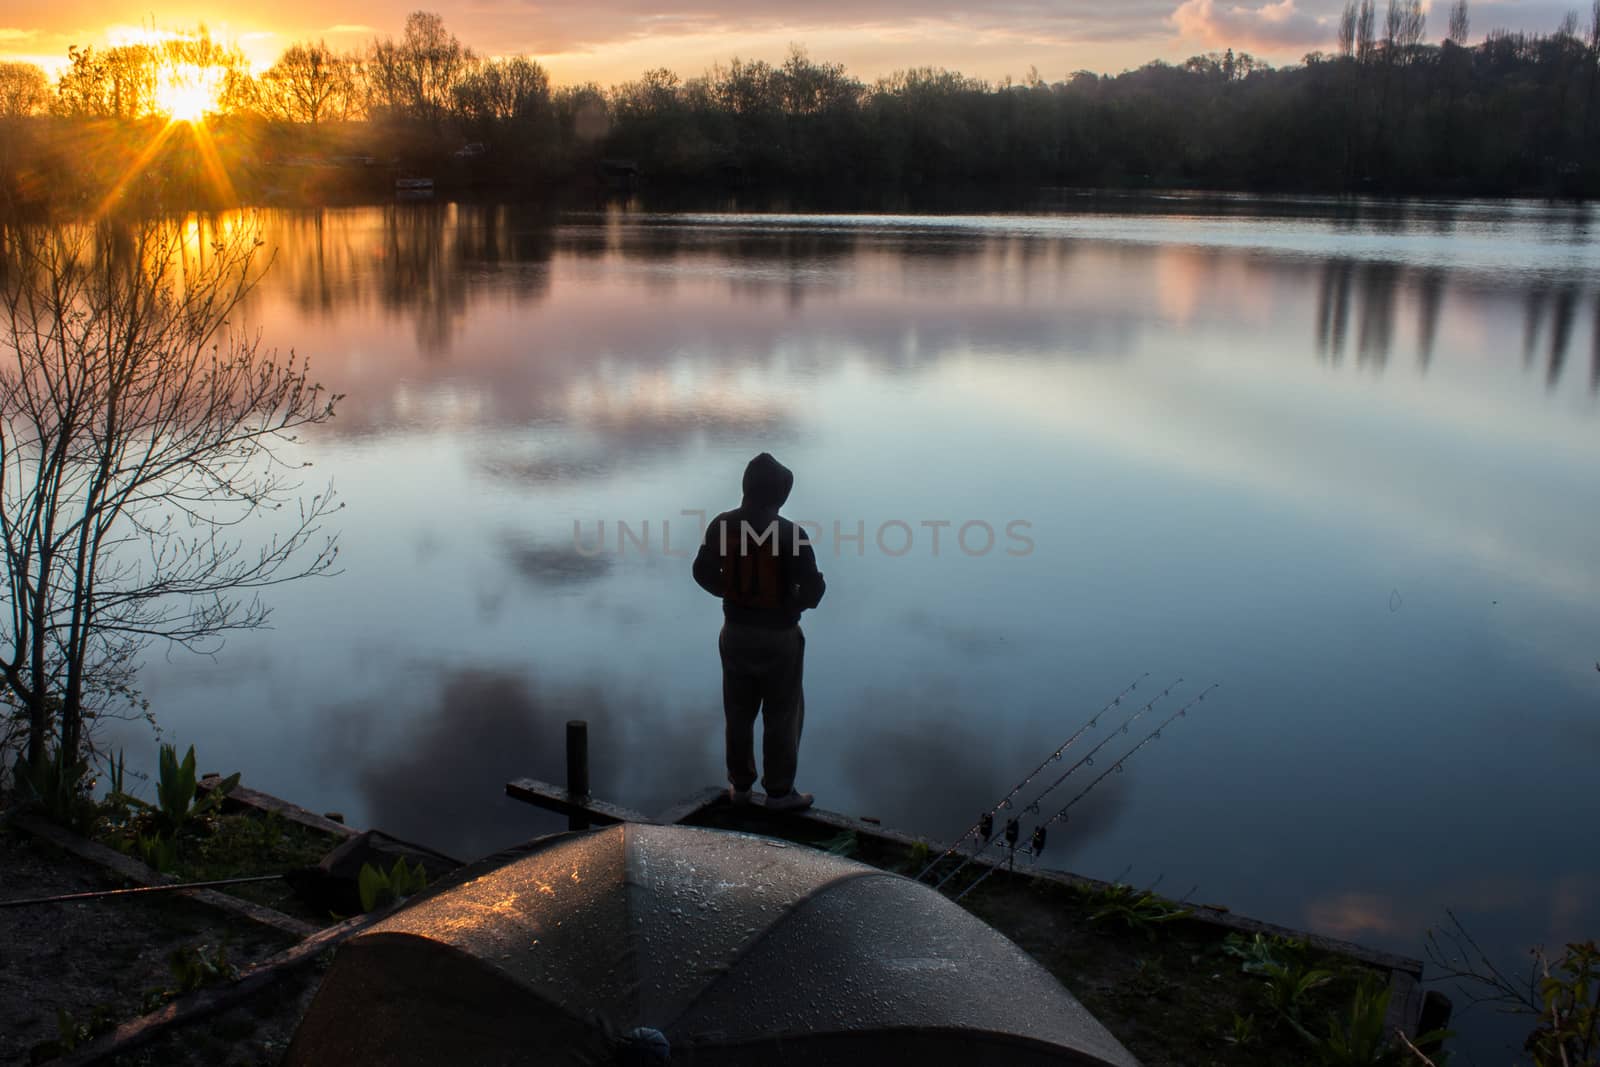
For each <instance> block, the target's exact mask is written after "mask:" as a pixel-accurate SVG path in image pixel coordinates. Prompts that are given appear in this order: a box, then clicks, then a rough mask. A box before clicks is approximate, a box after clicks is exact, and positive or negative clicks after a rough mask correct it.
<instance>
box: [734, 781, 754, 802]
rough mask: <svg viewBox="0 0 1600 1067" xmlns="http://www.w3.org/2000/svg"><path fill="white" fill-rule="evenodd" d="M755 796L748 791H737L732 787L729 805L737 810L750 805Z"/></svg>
mask: <svg viewBox="0 0 1600 1067" xmlns="http://www.w3.org/2000/svg"><path fill="white" fill-rule="evenodd" d="M753 796H754V794H752V793H751V791H750V790H748V789H735V788H734V787H733V786H731V785H730V786H729V787H728V803H729V804H732V805H733V806H734V807H736V808H739V807H743V806H744V805H746V804H748V803H750V801H751V799H752V798H753Z"/></svg>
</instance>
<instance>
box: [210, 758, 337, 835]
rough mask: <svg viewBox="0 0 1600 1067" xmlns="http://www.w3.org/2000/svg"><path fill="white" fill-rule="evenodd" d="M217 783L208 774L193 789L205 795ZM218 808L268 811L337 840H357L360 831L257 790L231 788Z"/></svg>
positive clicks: (240, 786) (217, 779)
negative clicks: (354, 838)
mask: <svg viewBox="0 0 1600 1067" xmlns="http://www.w3.org/2000/svg"><path fill="white" fill-rule="evenodd" d="M221 781H222V776H221V775H217V774H208V775H206V776H205V777H204V778H202V779H200V781H199V782H198V783H196V785H195V789H196V791H198V792H201V793H209V792H210V791H211V790H213V789H215V788H216V787H217V785H218V783H220V782H221ZM222 806H223V807H224V808H241V807H243V808H253V809H255V810H256V811H270V812H272V813H274V814H276V815H280V816H282V817H283V818H284V819H286V820H288V821H289V822H293V823H299V824H300V825H301V826H308V827H310V828H311V829H313V830H320V831H322V832H323V833H325V834H331V835H332V836H334V837H337V838H339V839H340V840H344V839H345V838H350V837H357V836H359V835H360V833H361V831H360V830H356V829H353V828H351V827H349V826H346V825H345V824H344V823H342V822H334V821H333V820H332V819H330V818H328V817H326V816H324V815H318V814H317V813H316V812H314V811H310V810H308V809H306V808H302V807H301V806H300V805H298V804H291V803H290V802H289V801H287V800H284V799H282V798H281V797H275V796H273V795H272V794H271V793H263V792H261V791H260V790H258V789H250V788H247V787H245V786H242V785H237V786H234V787H233V789H232V790H230V791H229V793H228V796H227V799H225V800H224V801H223V802H222Z"/></svg>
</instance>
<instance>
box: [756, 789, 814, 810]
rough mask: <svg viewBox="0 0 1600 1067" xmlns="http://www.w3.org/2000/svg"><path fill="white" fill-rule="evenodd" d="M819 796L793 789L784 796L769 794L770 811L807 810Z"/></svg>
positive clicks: (768, 804) (768, 808)
mask: <svg viewBox="0 0 1600 1067" xmlns="http://www.w3.org/2000/svg"><path fill="white" fill-rule="evenodd" d="M816 799H817V798H816V797H814V796H812V795H811V794H810V793H796V792H795V791H794V790H793V789H791V790H789V791H788V792H787V793H785V794H783V795H782V796H777V797H775V796H772V795H771V794H768V796H767V810H768V811H805V810H806V809H807V808H809V807H810V806H811V802H812V801H814V800H816Z"/></svg>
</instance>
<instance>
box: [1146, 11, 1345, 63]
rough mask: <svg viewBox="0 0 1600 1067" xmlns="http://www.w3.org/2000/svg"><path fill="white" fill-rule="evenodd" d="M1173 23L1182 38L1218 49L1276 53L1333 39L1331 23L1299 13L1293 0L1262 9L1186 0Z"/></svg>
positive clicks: (1173, 16) (1176, 12)
mask: <svg viewBox="0 0 1600 1067" xmlns="http://www.w3.org/2000/svg"><path fill="white" fill-rule="evenodd" d="M1170 21H1171V22H1172V24H1173V25H1174V26H1176V27H1177V29H1178V33H1179V34H1180V35H1181V36H1183V37H1185V38H1190V39H1193V40H1198V41H1201V42H1203V43H1205V44H1207V45H1211V46H1215V47H1219V48H1221V47H1229V48H1253V49H1256V50H1258V51H1276V50H1280V49H1284V48H1298V47H1309V46H1315V45H1321V44H1326V43H1327V42H1328V41H1329V40H1331V39H1332V37H1333V26H1332V24H1331V23H1330V22H1329V20H1327V19H1324V18H1318V17H1317V16H1315V15H1310V14H1307V13H1306V12H1304V11H1301V10H1299V9H1298V8H1296V7H1295V6H1294V0H1279V2H1278V3H1275V4H1262V5H1260V6H1259V7H1248V6H1246V5H1243V4H1230V5H1223V4H1219V3H1217V2H1216V0H1184V2H1183V3H1181V4H1179V5H1178V8H1177V10H1176V11H1174V12H1173V13H1172V14H1171V16H1170Z"/></svg>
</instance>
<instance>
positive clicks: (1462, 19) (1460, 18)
mask: <svg viewBox="0 0 1600 1067" xmlns="http://www.w3.org/2000/svg"><path fill="white" fill-rule="evenodd" d="M1596 2H1597V3H1600V0H1596ZM1471 29H1472V19H1471V17H1470V16H1469V15H1468V14H1467V0H1456V2H1455V3H1454V4H1451V5H1450V32H1449V34H1448V35H1447V36H1446V37H1445V40H1447V41H1449V42H1450V43H1451V44H1453V45H1456V46H1457V47H1459V48H1465V47H1466V46H1467V38H1468V36H1469V35H1470V31H1471Z"/></svg>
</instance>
